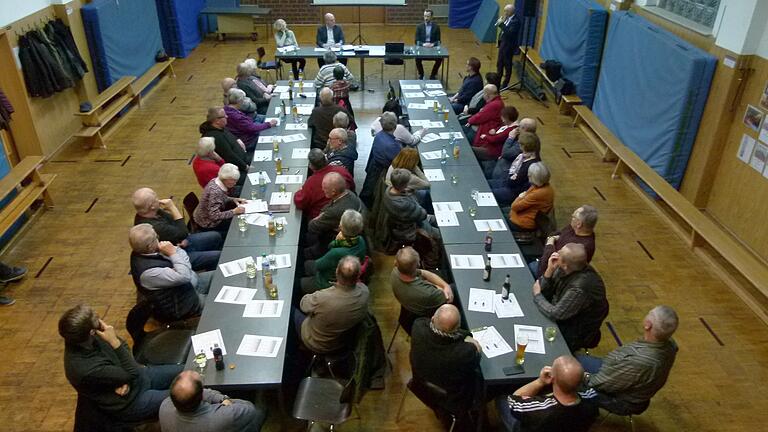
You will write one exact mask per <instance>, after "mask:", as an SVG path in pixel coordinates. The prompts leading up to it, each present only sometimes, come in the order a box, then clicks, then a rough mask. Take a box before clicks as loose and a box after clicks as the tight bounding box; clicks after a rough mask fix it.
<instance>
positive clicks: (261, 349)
mask: <svg viewBox="0 0 768 432" xmlns="http://www.w3.org/2000/svg"><path fill="white" fill-rule="evenodd" d="M282 343H283V338H281V337H272V336H257V335H248V334H247V335H244V336H243V340H242V342H240V346H239V347H238V348H237V355H244V356H251V357H277V353H278V352H279V351H280V345H281V344H282Z"/></svg>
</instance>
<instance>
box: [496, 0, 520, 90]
mask: <svg viewBox="0 0 768 432" xmlns="http://www.w3.org/2000/svg"><path fill="white" fill-rule="evenodd" d="M496 27H498V28H499V29H500V30H501V31H500V33H499V57H498V59H497V60H496V73H498V74H499V76H500V77H501V76H503V77H504V79H503V80H502V81H501V88H502V89H503V88H504V87H507V86H508V85H509V80H510V79H511V77H512V57H513V56H514V55H515V54H517V53H518V52H519V51H520V49H519V45H520V41H519V39H520V18H518V17H517V15H515V6H513V5H511V4H508V5H506V6H504V15H503V16H501V17H500V18H499V20H498V21H496Z"/></svg>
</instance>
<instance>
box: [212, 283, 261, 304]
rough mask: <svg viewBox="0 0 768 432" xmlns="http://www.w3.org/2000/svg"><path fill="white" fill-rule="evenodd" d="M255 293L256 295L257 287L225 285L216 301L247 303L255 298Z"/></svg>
mask: <svg viewBox="0 0 768 432" xmlns="http://www.w3.org/2000/svg"><path fill="white" fill-rule="evenodd" d="M254 295H256V289H255V288H241V287H234V286H229V285H224V286H223V287H221V290H220V291H219V295H217V296H216V299H215V300H214V301H215V302H217V303H230V304H247V303H248V302H249V301H251V300H252V299H253V296H254Z"/></svg>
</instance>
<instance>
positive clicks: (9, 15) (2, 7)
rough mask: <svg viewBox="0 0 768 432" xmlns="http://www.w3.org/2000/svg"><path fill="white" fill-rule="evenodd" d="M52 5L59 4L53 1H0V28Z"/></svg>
mask: <svg viewBox="0 0 768 432" xmlns="http://www.w3.org/2000/svg"><path fill="white" fill-rule="evenodd" d="M54 3H61V2H60V1H54V0H0V27H5V26H7V25H8V24H11V23H12V22H15V21H18V20H20V19H22V18H24V17H25V16H27V15H32V14H33V13H35V12H37V11H39V10H41V9H44V8H46V7H48V6H50V5H52V4H54Z"/></svg>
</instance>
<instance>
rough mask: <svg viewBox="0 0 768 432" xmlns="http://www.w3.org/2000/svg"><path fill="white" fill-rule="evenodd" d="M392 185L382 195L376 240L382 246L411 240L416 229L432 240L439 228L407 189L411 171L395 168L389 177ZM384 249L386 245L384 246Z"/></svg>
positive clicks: (435, 237)
mask: <svg viewBox="0 0 768 432" xmlns="http://www.w3.org/2000/svg"><path fill="white" fill-rule="evenodd" d="M390 180H391V181H392V186H391V187H389V188H387V190H386V192H384V194H383V195H384V196H383V197H382V211H381V212H379V214H380V216H381V217H382V219H379V220H378V222H379V223H377V227H381V228H383V229H379V230H376V234H375V236H376V238H377V240H381V242H380V243H379V244H380V245H383V246H385V247H387V246H389V244H390V243H392V242H394V243H411V242H413V241H414V240H415V239H416V231H417V230H419V229H421V230H424V231H425V232H426V234H427V235H428V236H429V237H431V238H432V239H435V240H439V239H440V238H441V236H440V230H438V229H437V227H436V226H434V225H436V223H435V219H434V216H430V215H429V214H427V211H426V210H424V208H423V207H422V206H421V205H419V203H418V202H417V201H416V197H414V196H413V193H412V192H411V190H410V189H408V183H409V182H410V181H411V172H410V171H408V170H405V169H402V168H397V169H395V170H394V171H393V172H392V175H391V176H390ZM387 249H388V247H387Z"/></svg>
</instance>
